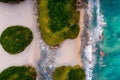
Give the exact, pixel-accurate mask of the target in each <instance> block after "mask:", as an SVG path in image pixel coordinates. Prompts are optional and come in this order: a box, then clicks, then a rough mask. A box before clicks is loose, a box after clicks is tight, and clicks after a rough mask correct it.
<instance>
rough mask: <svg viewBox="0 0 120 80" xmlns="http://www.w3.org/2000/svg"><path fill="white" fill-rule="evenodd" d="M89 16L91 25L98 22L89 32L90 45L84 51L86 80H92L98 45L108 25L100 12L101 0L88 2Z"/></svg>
mask: <svg viewBox="0 0 120 80" xmlns="http://www.w3.org/2000/svg"><path fill="white" fill-rule="evenodd" d="M95 8H96V13H95V15H96V20H93V19H94V18H93V17H94V15H93V11H94V10H95ZM87 13H88V16H89V23H92V22H91V21H96V23H97V25H96V26H95V27H94V28H93V29H92V30H89V33H90V34H89V36H90V37H89V42H90V44H89V45H87V46H86V47H85V49H84V55H83V61H84V62H83V64H84V68H85V71H86V80H92V76H93V68H94V66H95V64H96V62H95V61H96V56H95V54H94V53H95V52H96V50H97V48H96V43H97V42H98V41H100V36H101V35H102V33H103V29H102V28H103V26H105V25H106V23H105V21H104V16H103V15H102V13H101V11H100V1H99V0H94V1H93V0H88V10H87ZM89 23H88V26H89V27H90V26H91V24H89ZM89 29H90V28H89Z"/></svg>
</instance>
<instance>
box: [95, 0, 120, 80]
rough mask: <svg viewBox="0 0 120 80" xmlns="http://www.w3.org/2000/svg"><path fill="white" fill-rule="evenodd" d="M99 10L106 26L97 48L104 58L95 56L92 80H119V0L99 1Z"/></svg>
mask: <svg viewBox="0 0 120 80" xmlns="http://www.w3.org/2000/svg"><path fill="white" fill-rule="evenodd" d="M100 9H101V10H100V11H101V13H102V15H103V16H104V20H105V22H106V26H104V31H103V34H104V39H103V40H102V41H101V43H100V44H99V47H100V49H101V50H102V51H103V52H104V53H105V56H104V57H100V55H99V54H96V56H97V63H96V65H95V68H94V75H93V80H120V0H100ZM98 51H99V50H98Z"/></svg>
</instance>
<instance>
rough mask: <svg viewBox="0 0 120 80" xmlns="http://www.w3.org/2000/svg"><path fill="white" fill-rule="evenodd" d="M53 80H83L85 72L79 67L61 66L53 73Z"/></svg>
mask: <svg viewBox="0 0 120 80" xmlns="http://www.w3.org/2000/svg"><path fill="white" fill-rule="evenodd" d="M53 80H85V72H84V70H83V69H81V68H80V66H78V65H77V66H74V67H72V66H61V67H58V68H56V70H55V71H54V72H53Z"/></svg>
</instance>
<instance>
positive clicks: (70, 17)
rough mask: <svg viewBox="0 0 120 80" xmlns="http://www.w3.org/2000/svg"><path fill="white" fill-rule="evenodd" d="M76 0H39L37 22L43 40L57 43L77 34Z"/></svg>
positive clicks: (52, 43) (51, 43)
mask: <svg viewBox="0 0 120 80" xmlns="http://www.w3.org/2000/svg"><path fill="white" fill-rule="evenodd" d="M75 4H76V0H39V23H40V29H41V34H42V37H43V39H44V40H45V42H46V43H47V44H49V45H51V46H54V45H58V44H60V43H61V42H62V41H64V40H66V39H74V38H76V37H77V36H78V34H79V30H80V29H79V26H78V21H79V12H78V11H76V5H75Z"/></svg>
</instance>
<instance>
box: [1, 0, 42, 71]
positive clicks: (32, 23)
mask: <svg viewBox="0 0 120 80" xmlns="http://www.w3.org/2000/svg"><path fill="white" fill-rule="evenodd" d="M11 25H23V26H26V27H29V28H30V29H31V30H32V32H33V36H34V38H33V41H32V42H31V44H30V45H29V46H28V47H27V48H26V49H25V50H24V51H23V52H21V53H19V54H16V55H10V54H8V53H7V52H6V51H5V50H4V49H3V48H2V46H1V45H0V72H1V71H3V70H4V69H5V68H7V67H9V66H20V65H33V66H36V63H37V61H38V60H39V57H40V49H39V46H40V45H39V41H40V37H39V35H40V33H39V30H38V28H37V26H36V17H35V15H34V3H33V0H26V1H25V2H21V3H20V4H15V5H10V4H6V3H1V2H0V34H1V33H2V32H3V30H5V29H6V28H7V27H9V26H11Z"/></svg>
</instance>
